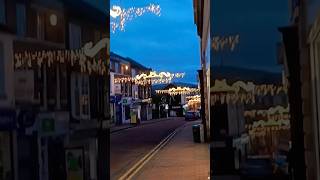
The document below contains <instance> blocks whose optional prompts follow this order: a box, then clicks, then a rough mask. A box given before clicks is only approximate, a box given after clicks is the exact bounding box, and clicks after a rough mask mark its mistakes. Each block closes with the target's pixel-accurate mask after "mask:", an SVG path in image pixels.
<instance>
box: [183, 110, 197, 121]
mask: <svg viewBox="0 0 320 180" xmlns="http://www.w3.org/2000/svg"><path fill="white" fill-rule="evenodd" d="M198 119H199V117H198V115H197V112H195V111H187V112H186V114H185V120H186V121H195V120H198Z"/></svg>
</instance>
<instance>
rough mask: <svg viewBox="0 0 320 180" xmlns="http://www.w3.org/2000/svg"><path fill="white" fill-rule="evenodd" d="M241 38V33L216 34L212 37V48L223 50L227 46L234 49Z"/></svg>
mask: <svg viewBox="0 0 320 180" xmlns="http://www.w3.org/2000/svg"><path fill="white" fill-rule="evenodd" d="M239 39H240V36H239V35H234V36H226V37H220V36H215V37H213V38H212V48H213V49H214V50H215V51H220V50H222V51H223V50H224V49H225V48H229V49H230V50H231V51H234V49H235V47H236V45H237V44H239V41H240V40H239Z"/></svg>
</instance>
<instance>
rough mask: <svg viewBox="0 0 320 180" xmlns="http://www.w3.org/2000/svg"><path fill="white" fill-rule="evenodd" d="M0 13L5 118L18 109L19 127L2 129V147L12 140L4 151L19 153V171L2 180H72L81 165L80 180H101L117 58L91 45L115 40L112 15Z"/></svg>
mask: <svg viewBox="0 0 320 180" xmlns="http://www.w3.org/2000/svg"><path fill="white" fill-rule="evenodd" d="M0 8H3V9H1V35H3V37H1V41H2V40H5V42H4V43H2V42H1V43H0V44H1V45H0V47H1V48H0V49H1V50H0V52H1V53H0V54H1V68H5V71H2V70H1V73H2V74H1V81H0V84H1V86H0V87H1V90H0V91H1V100H0V104H1V105H3V107H4V108H5V111H6V112H4V111H3V112H4V113H2V112H1V113H0V114H8V115H9V114H10V113H8V112H9V110H8V108H9V109H13V111H12V113H11V114H13V116H14V117H15V118H14V121H15V122H16V123H14V124H15V125H16V126H13V127H10V128H11V129H16V130H13V132H11V131H12V130H11V131H9V130H8V128H5V126H7V125H4V124H3V125H2V124H1V125H0V126H1V129H5V130H6V131H5V132H10V133H9V135H8V133H4V135H1V142H2V143H8V140H6V139H7V137H8V136H10V139H11V141H12V143H11V146H2V145H1V147H2V148H5V147H9V148H11V149H12V152H13V155H10V156H7V157H12V160H11V162H10V163H11V170H9V169H8V167H7V165H6V167H5V168H1V169H4V172H0V175H1V179H6V178H8V179H24V180H28V179H30V180H31V179H32V180H37V179H41V180H51V179H69V178H70V176H71V174H73V173H75V172H72V171H73V170H72V169H71V168H70V167H69V166H68V165H69V163H70V162H71V161H73V160H74V159H75V158H79V159H81V160H79V164H80V166H81V167H80V169H79V170H78V171H79V172H80V175H79V178H83V179H97V178H98V171H97V170H96V169H98V168H97V162H98V158H97V156H98V148H99V147H98V145H99V146H100V145H101V144H100V143H99V137H98V133H97V132H98V130H99V129H98V128H99V124H101V122H102V121H103V120H106V119H108V106H107V104H108V103H107V101H108V97H109V96H108V94H109V93H108V83H107V79H108V73H107V72H108V67H109V66H108V65H107V64H108V56H109V55H108V53H107V51H106V50H105V49H106V47H107V45H106V47H103V49H104V50H101V49H99V51H98V53H97V54H94V56H91V55H92V53H91V54H90V50H92V49H91V48H92V46H90V43H91V44H92V45H94V44H95V43H97V42H98V41H100V40H102V39H105V40H107V39H108V38H109V33H108V29H106V24H107V25H108V23H107V19H108V14H105V13H103V12H102V11H100V10H98V9H97V8H95V7H93V6H91V5H89V4H87V3H85V2H83V1H78V2H77V3H75V2H74V1H69V0H66V1H57V0H48V1H41V0H36V1H8V0H1V2H0ZM85 14H86V15H85ZM88 14H89V15H88ZM96 17H100V18H96ZM2 32H3V33H2ZM106 42H107V43H109V42H108V41H106ZM88 43H89V45H88V46H87V48H85V49H86V50H87V52H88V53H86V52H84V49H82V48H83V47H85V45H87V44H88ZM89 54H90V55H89ZM1 107H2V106H1ZM10 112H11V111H10ZM8 115H6V116H8ZM6 119H8V120H6V121H7V122H8V123H9V122H11V121H9V118H8V117H6ZM1 120H2V119H1ZM1 122H2V121H1ZM97 142H98V143H97ZM97 144H98V145H97ZM1 152H8V150H7V149H3V150H2V151H1ZM0 159H2V158H0ZM4 161H5V163H4V164H6V163H7V162H8V160H7V159H6V158H5V159H4ZM0 164H2V162H0ZM79 172H76V173H79ZM81 172H82V173H81Z"/></svg>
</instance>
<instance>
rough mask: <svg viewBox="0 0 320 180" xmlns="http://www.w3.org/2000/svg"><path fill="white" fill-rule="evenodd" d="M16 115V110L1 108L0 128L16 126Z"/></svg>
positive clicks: (8, 128)
mask: <svg viewBox="0 0 320 180" xmlns="http://www.w3.org/2000/svg"><path fill="white" fill-rule="evenodd" d="M15 116H16V111H15V110H11V109H0V130H11V129H14V128H16V120H15V119H16V118H15Z"/></svg>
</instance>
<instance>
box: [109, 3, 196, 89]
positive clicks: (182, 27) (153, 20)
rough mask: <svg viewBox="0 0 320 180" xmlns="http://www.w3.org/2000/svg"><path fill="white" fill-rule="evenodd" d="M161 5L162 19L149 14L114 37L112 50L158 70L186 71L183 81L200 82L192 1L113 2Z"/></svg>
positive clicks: (125, 6)
mask: <svg viewBox="0 0 320 180" xmlns="http://www.w3.org/2000/svg"><path fill="white" fill-rule="evenodd" d="M150 3H154V4H159V5H160V6H161V16H160V17H158V16H156V15H154V14H145V15H143V16H141V17H138V18H136V19H134V20H132V21H129V22H128V23H127V24H126V26H125V32H122V31H116V32H115V33H114V34H113V33H111V34H110V37H111V39H110V41H111V51H113V52H115V53H117V54H119V55H121V56H124V57H130V58H132V59H134V60H136V61H137V62H139V63H141V64H143V65H145V66H147V67H150V68H152V69H153V70H156V71H169V72H185V73H186V76H185V78H184V79H181V80H179V81H181V82H189V83H196V82H197V70H198V69H200V55H199V54H200V53H199V52H200V47H199V46H200V43H199V38H198V36H197V31H196V25H195V24H194V19H193V2H192V0H111V1H110V6H111V7H112V5H120V6H121V7H123V8H129V7H132V6H134V7H144V6H147V5H149V4H150Z"/></svg>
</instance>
